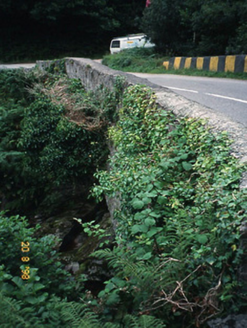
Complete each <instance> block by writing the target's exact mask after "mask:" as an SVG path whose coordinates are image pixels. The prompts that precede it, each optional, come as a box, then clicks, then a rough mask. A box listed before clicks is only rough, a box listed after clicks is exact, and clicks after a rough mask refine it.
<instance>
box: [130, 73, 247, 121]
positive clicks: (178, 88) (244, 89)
mask: <svg viewBox="0 0 247 328" xmlns="http://www.w3.org/2000/svg"><path fill="white" fill-rule="evenodd" d="M131 74H134V75H136V76H139V77H143V78H146V79H148V80H149V81H151V82H153V83H155V84H158V85H161V86H164V87H167V88H169V89H171V90H173V91H174V92H176V93H178V94H180V95H182V96H184V97H186V98H188V99H191V100H195V101H197V102H198V103H200V104H202V105H205V106H207V107H210V108H212V109H216V110H217V111H219V112H221V113H224V114H225V115H226V116H229V117H230V118H231V119H232V120H233V121H236V122H239V123H242V124H243V125H244V126H246V127H247V81H244V80H235V79H225V78H209V77H195V76H184V75H171V74H146V73H131Z"/></svg>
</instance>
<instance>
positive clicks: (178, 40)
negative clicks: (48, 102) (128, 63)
mask: <svg viewBox="0 0 247 328" xmlns="http://www.w3.org/2000/svg"><path fill="white" fill-rule="evenodd" d="M145 2H146V1H145V0H142V1H138V0H126V1H124V2H123V1H120V0H93V1H90V2H88V1H82V0H73V1H71V0H70V1H68V0H60V1H58V0H54V1H41V0H33V1H28V0H23V1H19V0H18V1H13V0H6V1H3V0H2V1H1V2H0V28H1V41H0V62H18V61H30V60H37V59H54V58H64V57H68V56H71V57H91V58H96V57H98V58H99V57H101V56H102V55H103V54H105V53H106V52H108V51H109V44H110V40H111V39H112V38H113V37H115V36H124V35H127V34H131V33H138V32H145V33H146V34H147V35H148V36H149V37H151V39H152V41H153V42H154V43H156V45H157V48H158V50H159V51H161V52H162V53H163V54H165V55H183V56H186V55H193V56H199V55H225V54H240V53H246V52H247V48H246V47H247V46H246V44H247V42H246V41H247V24H246V20H247V4H246V1H245V0H237V1H236V0H228V1H224V0H218V1H213V0H208V1H206V2H205V1H201V0H183V1H182V0H174V1H169V0H152V1H151V5H150V6H149V7H148V8H145Z"/></svg>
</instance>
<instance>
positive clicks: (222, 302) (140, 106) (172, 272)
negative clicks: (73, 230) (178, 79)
mask: <svg viewBox="0 0 247 328" xmlns="http://www.w3.org/2000/svg"><path fill="white" fill-rule="evenodd" d="M119 116H120V117H119V121H118V123H117V125H116V126H114V127H112V128H111V129H110V130H109V137H110V140H112V142H113V144H114V146H115V147H116V153H115V155H114V156H113V157H111V159H110V167H111V171H110V172H106V171H101V172H99V173H97V175H96V176H97V178H98V179H99V181H100V185H98V186H95V187H94V189H93V193H94V195H95V196H97V197H102V195H103V194H104V193H106V194H107V195H108V196H109V197H119V198H120V202H121V206H120V208H119V210H118V211H116V213H115V219H116V221H117V232H116V242H117V247H116V248H114V249H113V251H110V250H109V251H99V252H98V253H97V254H98V255H99V256H101V257H103V258H106V259H108V260H110V266H111V267H112V268H113V269H114V270H115V276H114V278H112V279H111V280H110V281H109V282H108V283H107V286H106V289H105V291H103V292H101V294H100V296H101V297H103V299H104V301H105V303H106V305H108V306H111V307H112V309H113V310H115V311H116V312H117V313H118V312H119V310H120V311H124V310H123V308H124V309H125V311H129V310H130V309H132V313H133V312H134V313H151V314H153V315H155V316H156V317H157V318H160V319H162V320H163V321H164V322H165V323H167V324H169V327H177V325H176V322H177V317H180V320H179V325H178V326H179V327H186V328H188V327H190V323H191V321H192V325H193V321H194V324H195V322H196V323H197V324H198V325H199V324H200V323H202V322H204V321H205V320H206V319H207V318H208V317H210V316H211V315H212V314H213V313H214V314H217V313H220V312H224V311H232V312H234V311H238V309H239V306H240V304H241V299H240V297H239V294H237V287H238V282H237V267H238V264H239V261H240V259H241V254H242V250H241V249H240V248H239V238H240V231H239V227H240V224H241V221H242V220H243V219H244V216H245V215H246V214H245V211H246V207H247V201H246V191H240V190H239V180H240V178H241V173H242V172H243V169H244V168H243V167H241V166H240V165H239V164H238V161H237V159H236V158H234V157H233V156H231V155H230V150H229V144H230V142H229V140H228V138H227V137H226V135H225V134H222V135H217V136H216V135H214V134H213V133H212V132H211V131H209V130H207V128H206V126H204V124H203V123H202V122H197V121H195V120H192V119H179V120H178V119H177V118H176V117H174V115H173V114H172V113H171V112H169V111H168V112H167V111H165V110H164V109H161V108H157V105H156V104H155V97H154V95H152V93H151V91H149V90H147V89H145V88H143V87H141V86H134V87H130V88H128V90H126V92H125V95H124V98H123V104H122V108H121V110H120V112H119ZM125 304H127V305H128V307H127V308H126V305H125ZM181 322H183V324H181Z"/></svg>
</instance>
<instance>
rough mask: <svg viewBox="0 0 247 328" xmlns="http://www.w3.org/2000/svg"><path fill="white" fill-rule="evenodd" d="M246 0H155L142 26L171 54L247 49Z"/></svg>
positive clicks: (201, 53) (146, 10)
mask: <svg viewBox="0 0 247 328" xmlns="http://www.w3.org/2000/svg"><path fill="white" fill-rule="evenodd" d="M246 19H247V3H246V1H245V0H238V1H236V0H229V1H224V0H218V1H213V0H209V1H201V0H185V1H181V0H174V1H169V0H152V1H151V5H150V6H149V7H148V8H146V9H145V10H144V14H143V17H142V22H141V27H142V30H143V31H144V32H145V33H146V34H147V35H149V36H150V37H151V40H152V41H153V42H154V43H156V45H157V47H158V48H159V49H160V50H162V51H163V52H165V53H166V54H171V55H183V56H186V55H193V56H199V55H207V56H209V55H225V54H240V53H246V52H247V48H246V44H247V42H246V41H247V28H246Z"/></svg>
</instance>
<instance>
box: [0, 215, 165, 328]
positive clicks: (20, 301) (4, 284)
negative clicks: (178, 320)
mask: <svg viewBox="0 0 247 328" xmlns="http://www.w3.org/2000/svg"><path fill="white" fill-rule="evenodd" d="M38 229H39V226H36V228H30V227H28V222H27V220H26V219H25V218H24V217H20V216H18V215H17V216H12V217H7V216H6V215H5V214H4V213H0V236H1V237H0V254H1V255H0V261H1V266H0V289H1V292H0V306H1V312H0V325H1V327H2V328H13V327H15V328H30V327H33V328H44V327H48V328H55V327H56V328H62V327H70V328H99V327H101V328H130V327H133V328H146V327H152V325H153V326H155V327H156V328H163V327H164V325H163V324H162V323H161V322H160V321H159V320H157V319H155V318H154V317H151V316H145V315H144V316H141V317H140V318H137V317H133V316H130V315H128V316H125V318H124V319H123V323H122V324H121V325H120V324H118V323H111V322H106V319H105V320H104V319H102V316H101V318H100V317H99V315H97V314H96V313H94V312H93V311H92V309H91V307H90V303H91V300H90V298H89V297H88V296H87V294H86V293H85V292H83V287H84V283H83V282H84V280H85V277H84V276H83V275H81V276H80V277H77V279H76V280H75V278H74V277H72V276H71V274H69V273H68V272H67V271H65V270H64V269H63V265H62V264H61V263H60V261H59V257H58V255H57V252H56V251H55V250H54V249H53V247H54V245H55V244H56V241H55V240H54V237H53V236H51V235H50V236H45V237H42V238H37V237H35V236H34V233H35V232H37V231H38ZM23 241H25V244H27V243H29V249H30V251H29V252H27V253H22V252H21V243H22V242H23ZM23 254H24V256H25V257H26V256H28V257H29V258H30V261H29V263H28V264H27V263H25V262H22V260H21V259H22V256H23ZM27 268H28V269H27ZM27 270H28V273H29V278H28V279H22V277H24V278H25V277H27V276H26V275H25V273H26V272H27ZM79 298H80V299H81V300H83V302H82V301H81V300H80V299H79Z"/></svg>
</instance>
